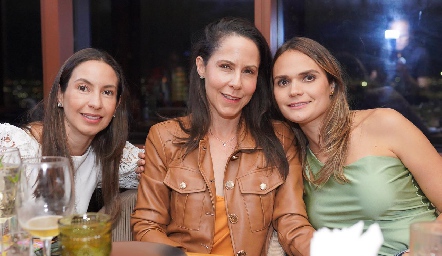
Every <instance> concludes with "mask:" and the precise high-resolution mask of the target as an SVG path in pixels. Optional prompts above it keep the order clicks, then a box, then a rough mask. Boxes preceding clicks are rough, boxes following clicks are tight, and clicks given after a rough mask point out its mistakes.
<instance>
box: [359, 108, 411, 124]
mask: <svg viewBox="0 0 442 256" xmlns="http://www.w3.org/2000/svg"><path fill="white" fill-rule="evenodd" d="M406 121H407V119H406V118H405V117H404V116H403V115H402V114H401V113H399V112H398V111H396V110H394V109H391V108H375V109H366V110H357V111H354V120H353V127H358V126H364V127H367V126H369V127H374V128H381V129H383V128H384V127H385V126H388V127H391V126H392V125H394V126H396V125H400V124H401V123H402V122H406Z"/></svg>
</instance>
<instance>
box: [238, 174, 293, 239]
mask: <svg viewBox="0 0 442 256" xmlns="http://www.w3.org/2000/svg"><path fill="white" fill-rule="evenodd" d="M238 183H239V188H240V191H241V194H242V197H243V201H244V205H245V207H246V210H247V215H248V217H249V222H250V228H251V231H252V232H258V231H261V230H264V229H267V228H268V227H269V225H270V223H271V221H272V216H273V208H274V207H273V205H274V202H275V195H276V189H277V188H278V187H279V186H280V185H281V184H283V183H284V180H283V179H282V177H281V176H280V175H279V173H278V172H277V169H276V168H272V167H269V168H265V169H259V170H255V171H253V172H250V173H248V174H247V175H245V176H242V177H239V178H238Z"/></svg>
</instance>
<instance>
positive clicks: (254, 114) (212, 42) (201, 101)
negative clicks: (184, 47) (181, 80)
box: [180, 17, 288, 177]
mask: <svg viewBox="0 0 442 256" xmlns="http://www.w3.org/2000/svg"><path fill="white" fill-rule="evenodd" d="M231 35H238V36H241V37H245V38H248V39H250V40H252V41H253V42H254V43H255V45H256V46H257V48H258V50H259V55H260V64H259V69H258V79H257V85H256V90H255V92H254V94H253V96H252V98H251V100H250V102H249V103H248V104H247V105H246V106H244V108H243V109H242V114H241V119H242V120H244V122H245V125H246V127H247V128H248V129H249V130H250V132H251V134H252V136H253V138H254V139H255V141H256V145H257V147H261V148H262V149H263V152H264V155H265V157H266V159H267V161H268V162H269V163H270V164H274V165H277V166H279V171H280V173H281V175H282V176H283V177H286V176H287V172H288V162H287V158H286V156H285V153H284V150H283V148H282V145H281V143H280V142H279V140H278V138H277V137H276V135H275V132H274V130H273V125H272V120H271V115H270V112H269V109H270V108H271V101H270V98H271V97H272V91H271V90H270V86H269V76H270V65H271V52H270V49H269V46H268V44H267V41H266V40H265V38H264V36H263V35H262V34H261V32H259V30H258V29H257V28H256V27H255V26H254V25H253V24H252V23H251V22H250V21H248V20H245V19H242V18H234V17H225V18H222V19H220V20H217V21H214V22H212V23H210V24H208V25H207V26H206V27H205V29H204V33H203V34H202V35H201V36H200V38H199V39H198V41H197V42H196V43H194V45H193V54H192V58H191V60H192V61H193V63H192V68H191V71H190V79H189V80H190V85H189V102H188V110H187V111H188V114H189V115H190V127H185V126H184V124H182V123H180V126H181V128H182V129H183V130H184V131H185V132H186V133H187V134H189V138H187V139H186V152H187V153H189V152H190V151H192V150H194V149H196V148H198V143H199V141H200V140H201V139H203V138H204V136H205V135H206V134H207V132H208V131H209V126H210V121H211V117H210V112H209V103H208V100H207V96H206V90H205V86H204V80H203V79H200V77H199V75H198V72H197V68H196V64H195V59H196V58H197V57H198V56H201V57H202V58H203V60H204V62H205V64H207V62H208V60H209V59H210V57H211V56H212V54H213V53H214V52H215V51H216V50H217V49H218V47H220V44H221V42H222V40H223V39H224V38H226V37H227V36H231Z"/></svg>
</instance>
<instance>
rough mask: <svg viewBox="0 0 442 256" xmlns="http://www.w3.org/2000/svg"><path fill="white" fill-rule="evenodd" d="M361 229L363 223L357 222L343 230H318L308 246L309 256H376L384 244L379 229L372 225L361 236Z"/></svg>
mask: <svg viewBox="0 0 442 256" xmlns="http://www.w3.org/2000/svg"><path fill="white" fill-rule="evenodd" d="M363 228H364V222H363V221H359V222H358V223H356V224H354V225H353V226H351V227H348V228H343V229H333V230H330V229H328V228H321V229H318V230H317V231H316V232H315V233H314V234H313V238H312V241H311V244H310V256H325V255H339V256H354V255H359V256H377V255H378V251H379V248H380V247H381V245H382V243H383V242H384V237H383V236H382V232H381V229H380V227H379V225H378V224H377V223H374V224H372V225H371V226H370V227H369V228H368V229H367V231H366V232H365V233H364V234H362V231H363Z"/></svg>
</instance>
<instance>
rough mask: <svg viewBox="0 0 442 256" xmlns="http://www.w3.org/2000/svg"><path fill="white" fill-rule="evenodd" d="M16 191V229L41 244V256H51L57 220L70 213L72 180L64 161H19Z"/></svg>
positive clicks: (37, 159) (73, 204) (41, 158)
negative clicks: (17, 225)
mask: <svg viewBox="0 0 442 256" xmlns="http://www.w3.org/2000/svg"><path fill="white" fill-rule="evenodd" d="M20 170H21V175H20V182H19V183H18V187H17V195H16V204H15V207H16V211H17V218H18V222H19V224H20V226H21V227H22V228H23V229H25V230H27V231H28V232H29V233H31V235H32V236H34V237H38V238H40V239H41V240H42V242H43V255H45V256H50V255H51V240H52V238H53V237H55V236H57V235H58V233H59V230H58V223H57V221H58V219H60V218H61V217H62V216H66V215H69V214H71V213H73V211H74V208H75V203H74V202H75V200H74V178H73V172H72V169H71V167H70V164H69V160H68V159H67V158H66V157H59V156H44V157H38V158H28V159H23V161H22V165H21V168H20Z"/></svg>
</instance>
